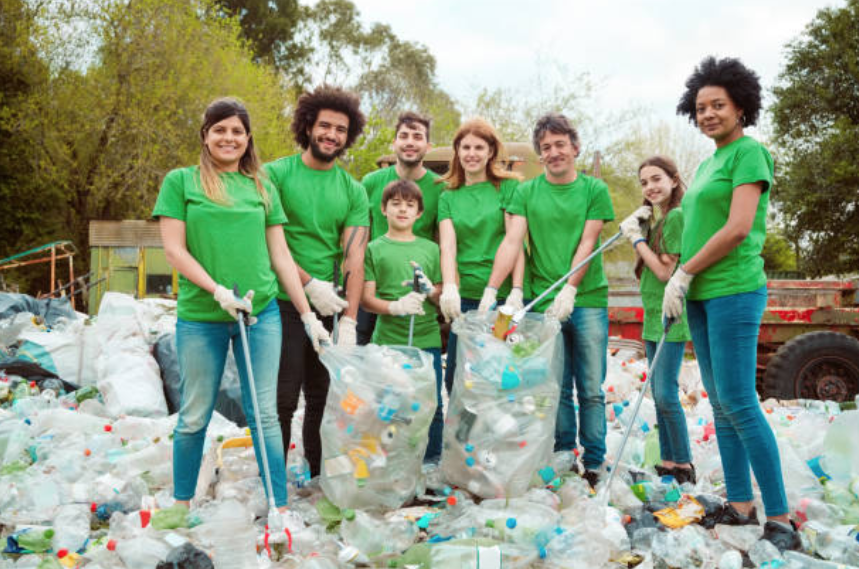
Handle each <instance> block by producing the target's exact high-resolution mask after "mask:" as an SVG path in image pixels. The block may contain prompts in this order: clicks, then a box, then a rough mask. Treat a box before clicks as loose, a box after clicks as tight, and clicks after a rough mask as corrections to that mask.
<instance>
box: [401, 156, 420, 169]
mask: <svg viewBox="0 0 859 569" xmlns="http://www.w3.org/2000/svg"><path fill="white" fill-rule="evenodd" d="M423 160H424V157H423V156H419V157H417V158H414V159H412V160H407V159H405V158H403V157H402V156H400V155H399V154H398V155H397V161H398V162H399V163H400V164H402V165H403V166H405V167H407V168H414V167H415V166H418V165H419V164H420V163H421V162H423Z"/></svg>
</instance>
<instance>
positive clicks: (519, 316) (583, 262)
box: [507, 231, 623, 334]
mask: <svg viewBox="0 0 859 569" xmlns="http://www.w3.org/2000/svg"><path fill="white" fill-rule="evenodd" d="M622 236H623V233H621V232H620V231H618V232H617V233H616V234H614V235H612V236H611V237H609V238H608V239H607V240H606V242H605V243H603V244H602V245H600V246H599V247H597V248H596V249H594V250H593V251H592V252H591V254H590V255H588V256H587V257H585V258H584V259H582V260H581V262H579V263H576V265H575V266H574V267H573V268H571V269H570V270H569V271H567V273H566V274H565V275H564V276H562V277H561V278H559V279H558V280H556V281H555V282H554V283H552V286H550V287H549V288H547V289H546V290H544V291H543V292H542V293H541V294H540V296H538V297H537V298H535V299H534V300H532V301H531V302H529V303H528V304H527V305H526V306H525V307H524V308H522V310H519V311H517V312H516V313H515V314H514V315H513V319H512V321H511V322H510V330H509V331H508V332H507V334H512V333H513V332H514V331H515V330H516V326H518V325H519V322H521V321H522V319H523V318H525V314H527V313H528V312H529V311H530V310H531V309H532V308H534V307H535V306H537V303H539V302H540V301H541V300H543V299H544V298H545V297H546V295H547V294H549V293H550V292H552V291H553V290H555V289H556V288H558V286H559V285H561V283H563V282H565V281H566V280H567V279H568V278H570V277H571V276H573V275H574V274H576V273H577V272H579V271H580V270H581V269H582V267H584V266H586V265H587V264H588V263H590V262H591V261H592V260H593V258H594V257H596V256H597V255H599V254H600V253H602V252H603V251H605V250H606V249H608V248H609V247H611V246H612V245H614V242H615V241H617V240H618V239H620V238H621V237H622Z"/></svg>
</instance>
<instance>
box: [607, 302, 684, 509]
mask: <svg viewBox="0 0 859 569" xmlns="http://www.w3.org/2000/svg"><path fill="white" fill-rule="evenodd" d="M676 321H677V320H676V319H675V318H666V319H664V320H663V321H662V323H663V329H662V338H660V339H659V343H658V344H657V345H656V351H655V352H654V353H653V359H652V360H650V363H649V365H648V366H647V377H645V378H644V385H643V386H642V387H641V391H640V392H639V394H638V398H637V399H636V400H635V407H633V408H632V416H631V417H630V419H629V426H628V427H627V428H626V432H625V433H624V434H623V440H621V441H620V448H618V450H617V456H616V457H615V458H614V464H612V466H611V471H610V472H609V473H608V480H606V483H605V486H603V487H602V489H600V493H602V499H603V500H604V501H605V502H606V503H608V500H609V497H610V496H611V483H612V481H613V480H614V475H615V473H616V472H617V468H618V467H619V466H620V461H621V459H622V458H623V451H624V449H625V448H626V441H627V440H628V439H629V435H630V433H632V429H633V428H634V426H635V419H636V418H637V417H638V411H639V409H641V402H642V401H643V400H644V394H645V393H646V392H647V388H648V386H650V379H651V378H652V377H653V370H654V369H656V364H657V363H659V356H661V355H662V346H663V345H665V338H667V337H668V331H669V330H670V329H671V326H672V325H673V324H674V323H675V322H676Z"/></svg>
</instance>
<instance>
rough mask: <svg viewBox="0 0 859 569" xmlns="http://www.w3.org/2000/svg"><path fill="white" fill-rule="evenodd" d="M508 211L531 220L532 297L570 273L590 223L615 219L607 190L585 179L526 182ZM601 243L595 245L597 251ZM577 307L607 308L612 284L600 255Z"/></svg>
mask: <svg viewBox="0 0 859 569" xmlns="http://www.w3.org/2000/svg"><path fill="white" fill-rule="evenodd" d="M507 211H508V213H511V214H514V215H522V216H524V217H525V218H527V219H528V235H529V238H530V243H531V251H530V253H531V254H530V255H529V256H528V257H527V259H528V264H529V269H530V277H531V294H532V295H534V296H537V295H539V294H541V293H542V292H543V291H544V290H546V289H547V288H549V286H551V285H552V283H554V282H555V281H557V280H558V279H559V278H561V277H562V276H564V274H566V273H567V272H568V271H569V270H570V268H571V267H572V262H573V256H574V255H575V253H576V249H577V248H578V246H579V241H581V239H582V233H583V232H584V230H585V222H586V221H588V220H592V219H593V220H602V221H611V220H612V219H614V209H613V208H612V205H611V199H610V198H609V195H608V186H606V185H605V182H603V181H602V180H599V179H597V178H592V177H590V176H586V175H584V174H579V175H578V176H577V177H576V179H575V181H574V182H572V183H571V184H552V183H550V182H549V181H548V180H546V175H545V174H541V175H539V176H537V177H536V178H534V179H532V180H528V181H527V182H524V183H522V184H521V185H520V186H519V188H518V190H517V191H516V193H515V194H514V195H513V199H512V200H511V201H510V206H509V207H508V208H507ZM599 243H600V241H599V239H597V243H596V245H595V247H598V246H599ZM560 290H561V287H560V286H558V287H557V288H556V289H555V290H553V291H552V292H550V293H549V294H548V295H546V298H545V299H543V300H542V301H541V302H540V304H538V305H537V307H536V310H537V311H539V312H542V311H544V310H545V309H546V308H548V307H549V305H550V304H551V302H552V300H554V298H555V295H556V294H557V293H558V291H560ZM576 306H580V307H583V308H606V307H608V280H606V277H605V273H604V272H603V267H602V255H597V256H596V257H594V259H593V260H591V262H590V264H589V265H588V271H587V273H585V276H584V278H582V281H581V282H580V283H579V286H578V292H577V294H576Z"/></svg>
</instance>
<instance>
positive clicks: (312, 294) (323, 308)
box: [304, 278, 349, 316]
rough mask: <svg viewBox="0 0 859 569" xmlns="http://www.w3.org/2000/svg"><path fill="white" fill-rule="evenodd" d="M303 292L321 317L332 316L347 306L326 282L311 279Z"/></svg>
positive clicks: (332, 286)
mask: <svg viewBox="0 0 859 569" xmlns="http://www.w3.org/2000/svg"><path fill="white" fill-rule="evenodd" d="M304 292H306V293H307V298H309V299H310V304H312V305H313V306H314V307H315V308H316V310H318V311H319V314H321V315H322V316H332V315H334V314H336V313H338V312H340V311H341V310H344V309H345V308H346V307H347V306H349V303H348V302H346V301H345V300H343V299H342V298H340V297H339V296H337V293H336V292H334V285H333V284H331V283H329V282H327V281H320V280H319V279H313V278H312V279H310V280H309V281H307V284H306V285H304Z"/></svg>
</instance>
